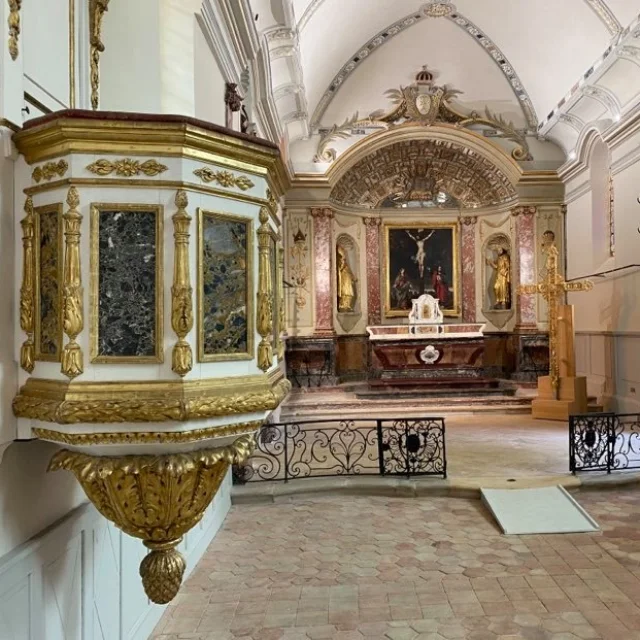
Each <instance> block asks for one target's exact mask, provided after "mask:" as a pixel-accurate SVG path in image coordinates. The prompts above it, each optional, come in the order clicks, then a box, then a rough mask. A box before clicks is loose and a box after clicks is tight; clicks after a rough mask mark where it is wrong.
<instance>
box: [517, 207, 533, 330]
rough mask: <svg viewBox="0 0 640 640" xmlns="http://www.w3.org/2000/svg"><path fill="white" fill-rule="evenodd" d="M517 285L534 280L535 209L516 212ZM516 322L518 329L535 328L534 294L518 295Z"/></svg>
mask: <svg viewBox="0 0 640 640" xmlns="http://www.w3.org/2000/svg"><path fill="white" fill-rule="evenodd" d="M515 213H516V243H517V266H518V281H517V283H516V284H517V285H521V284H532V283H534V282H535V281H536V280H535V277H536V275H535V259H536V257H535V256H536V246H535V245H536V238H535V213H536V209H535V207H522V208H520V209H517V210H516V212H515ZM517 312H518V315H517V322H518V327H520V328H533V327H535V326H536V297H535V295H534V294H518V296H517Z"/></svg>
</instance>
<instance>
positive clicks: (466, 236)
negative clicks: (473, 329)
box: [462, 217, 477, 322]
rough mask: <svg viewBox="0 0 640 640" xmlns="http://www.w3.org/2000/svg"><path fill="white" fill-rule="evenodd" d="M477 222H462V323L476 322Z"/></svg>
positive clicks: (467, 220)
mask: <svg viewBox="0 0 640 640" xmlns="http://www.w3.org/2000/svg"><path fill="white" fill-rule="evenodd" d="M476 222H477V218H475V217H468V218H463V220H462V321H463V322H475V321H476Z"/></svg>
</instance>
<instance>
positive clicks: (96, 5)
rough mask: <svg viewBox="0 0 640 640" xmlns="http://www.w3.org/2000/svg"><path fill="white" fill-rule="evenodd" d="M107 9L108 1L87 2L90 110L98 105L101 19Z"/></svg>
mask: <svg viewBox="0 0 640 640" xmlns="http://www.w3.org/2000/svg"><path fill="white" fill-rule="evenodd" d="M108 9H109V0H89V44H90V45H91V52H90V55H91V71H90V76H91V108H92V109H93V110H94V111H95V110H96V109H97V108H98V106H99V105H100V54H101V53H102V52H103V51H104V43H103V42H102V19H103V17H104V13H105V11H107V10H108Z"/></svg>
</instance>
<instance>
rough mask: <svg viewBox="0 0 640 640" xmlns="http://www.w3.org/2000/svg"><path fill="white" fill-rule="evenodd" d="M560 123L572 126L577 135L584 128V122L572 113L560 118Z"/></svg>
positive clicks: (562, 115) (564, 114)
mask: <svg viewBox="0 0 640 640" xmlns="http://www.w3.org/2000/svg"><path fill="white" fill-rule="evenodd" d="M558 121H559V122H563V123H564V124H566V125H568V126H570V127H571V128H572V129H575V131H576V132H577V133H580V132H581V131H582V129H583V128H584V122H583V121H582V120H580V118H578V116H574V115H571V114H570V113H563V114H561V115H560V117H559V118H558Z"/></svg>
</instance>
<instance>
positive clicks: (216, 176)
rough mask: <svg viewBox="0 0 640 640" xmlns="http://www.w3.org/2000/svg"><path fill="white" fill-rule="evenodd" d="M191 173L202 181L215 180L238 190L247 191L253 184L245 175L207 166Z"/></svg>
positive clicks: (223, 185) (222, 185) (221, 184)
mask: <svg viewBox="0 0 640 640" xmlns="http://www.w3.org/2000/svg"><path fill="white" fill-rule="evenodd" d="M193 173H194V175H196V176H198V178H200V179H201V180H202V181H203V182H207V183H208V182H216V183H217V184H219V185H220V186H221V187H226V188H231V187H237V188H238V189H240V191H247V190H248V189H251V188H252V187H254V186H255V185H254V184H253V182H251V180H249V178H247V176H235V175H234V174H233V173H231V171H214V170H213V169H210V168H209V167H202V168H201V169H196V170H195V171H194V172H193Z"/></svg>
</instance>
